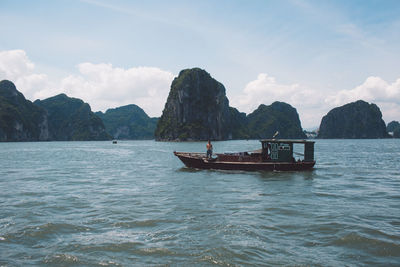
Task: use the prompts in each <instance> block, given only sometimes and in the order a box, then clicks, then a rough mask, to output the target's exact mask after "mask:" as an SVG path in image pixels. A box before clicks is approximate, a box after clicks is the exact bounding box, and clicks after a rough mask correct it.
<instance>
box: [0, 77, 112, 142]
mask: <svg viewBox="0 0 400 267" xmlns="http://www.w3.org/2000/svg"><path fill="white" fill-rule="evenodd" d="M110 138H111V136H110V135H109V134H107V133H106V131H105V127H104V124H103V122H102V121H101V119H100V118H99V117H97V116H96V115H95V114H94V113H93V112H92V111H91V109H90V106H89V104H87V103H85V102H83V101H82V100H80V99H76V98H70V97H68V96H66V95H65V94H60V95H57V96H54V97H51V98H48V99H45V100H36V101H35V102H33V103H32V102H31V101H29V100H27V99H25V97H24V95H23V94H22V93H21V92H19V91H18V90H17V88H16V87H15V85H14V84H13V83H12V82H10V81H7V80H3V81H1V82H0V141H6V142H11V141H72V140H73V141H78V140H80V141H86V140H109V139H110Z"/></svg>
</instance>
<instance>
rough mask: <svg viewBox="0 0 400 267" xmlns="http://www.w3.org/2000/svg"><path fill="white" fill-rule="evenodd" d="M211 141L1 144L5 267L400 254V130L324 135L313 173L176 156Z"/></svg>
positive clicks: (249, 144)
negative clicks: (204, 164)
mask: <svg viewBox="0 0 400 267" xmlns="http://www.w3.org/2000/svg"><path fill="white" fill-rule="evenodd" d="M205 145H206V143H205V142H192V143H173V142H155V141H119V142H118V144H112V142H111V141H107V142H37V143H35V142H32V143H0V266H132V265H133V266H143V265H144V266H164V265H170V266H246V265H248V266H250V265H255V266H282V265H283V266H293V265H296V266H366V265H371V266H396V265H397V266H399V265H400V139H386V140H317V141H316V144H315V157H316V160H317V164H316V166H315V169H314V170H312V171H305V172H241V171H215V170H195V169H188V168H185V167H184V165H183V164H182V163H181V162H180V161H179V159H178V158H176V157H175V156H174V155H173V151H174V150H176V151H188V152H190V151H199V152H205ZM213 145H214V152H235V151H246V150H254V149H258V148H259V147H260V143H259V142H258V141H255V140H253V141H226V142H214V143H213ZM295 148H296V150H298V151H299V152H301V147H297V146H296V147H295Z"/></svg>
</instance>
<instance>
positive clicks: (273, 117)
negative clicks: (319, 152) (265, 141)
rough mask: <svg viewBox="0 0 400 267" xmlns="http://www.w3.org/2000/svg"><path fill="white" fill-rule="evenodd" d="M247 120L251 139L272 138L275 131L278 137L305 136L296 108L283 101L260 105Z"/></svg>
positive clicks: (302, 137) (303, 137)
mask: <svg viewBox="0 0 400 267" xmlns="http://www.w3.org/2000/svg"><path fill="white" fill-rule="evenodd" d="M247 120H248V131H249V135H250V138H251V139H262V138H272V136H273V135H274V134H275V132H276V131H279V135H278V136H277V137H278V138H301V139H305V138H307V137H306V135H305V134H304V132H303V130H302V128H301V123H300V119H299V115H298V113H297V111H296V109H295V108H293V107H292V106H291V105H289V104H286V103H283V102H274V103H272V104H271V105H269V106H266V105H260V106H259V107H258V108H257V109H256V110H255V111H253V113H251V114H249V115H248V116H247Z"/></svg>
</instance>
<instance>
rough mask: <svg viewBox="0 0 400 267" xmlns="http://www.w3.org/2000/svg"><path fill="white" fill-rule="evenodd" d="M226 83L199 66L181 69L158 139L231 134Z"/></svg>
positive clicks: (213, 137)
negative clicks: (217, 79) (222, 82)
mask: <svg viewBox="0 0 400 267" xmlns="http://www.w3.org/2000/svg"><path fill="white" fill-rule="evenodd" d="M229 123H230V109H229V101H228V98H227V97H226V95H225V87H224V86H223V85H222V84H221V83H220V82H218V81H216V80H215V79H214V78H212V77H211V75H210V74H209V73H208V72H206V71H204V70H202V69H199V68H194V69H186V70H182V71H181V72H180V73H179V76H178V77H176V78H175V79H174V80H173V82H172V84H171V90H170V92H169V95H168V99H167V103H166V104H165V108H164V111H163V113H162V116H161V118H160V120H159V121H158V124H157V128H156V132H155V137H156V140H165V141H167V140H180V141H186V140H207V139H212V140H226V139H228V138H229V137H230V136H232V131H231V129H230V124H229Z"/></svg>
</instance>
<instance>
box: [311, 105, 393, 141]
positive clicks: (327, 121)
mask: <svg viewBox="0 0 400 267" xmlns="http://www.w3.org/2000/svg"><path fill="white" fill-rule="evenodd" d="M387 137H388V134H387V132H386V125H385V122H384V121H383V120H382V113H381V111H380V109H379V108H378V106H377V105H375V104H369V103H367V102H365V101H362V100H358V101H357V102H353V103H349V104H346V105H344V106H341V107H337V108H334V109H332V110H331V111H329V112H328V114H327V115H325V116H324V117H323V118H322V121H321V125H320V127H319V133H318V138H349V139H354V138H387Z"/></svg>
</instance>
